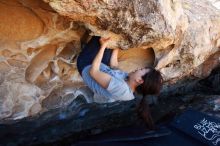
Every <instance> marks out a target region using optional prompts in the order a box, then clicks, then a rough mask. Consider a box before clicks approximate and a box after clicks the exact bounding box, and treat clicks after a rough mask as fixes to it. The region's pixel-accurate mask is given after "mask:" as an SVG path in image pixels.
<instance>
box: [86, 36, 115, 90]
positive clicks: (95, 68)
mask: <svg viewBox="0 0 220 146" xmlns="http://www.w3.org/2000/svg"><path fill="white" fill-rule="evenodd" d="M109 40H110V38H107V39H105V38H101V39H100V44H101V48H100V49H99V52H98V53H97V55H96V57H95V58H94V60H93V62H92V66H91V69H90V72H89V73H90V75H91V77H92V78H93V79H94V80H95V81H96V82H97V83H98V84H100V85H101V86H102V87H103V88H105V89H106V88H107V87H108V85H109V82H110V80H111V76H110V75H109V74H107V73H104V72H102V71H100V69H99V68H100V65H101V61H102V58H103V54H104V51H105V48H106V47H107V43H108V41H109Z"/></svg>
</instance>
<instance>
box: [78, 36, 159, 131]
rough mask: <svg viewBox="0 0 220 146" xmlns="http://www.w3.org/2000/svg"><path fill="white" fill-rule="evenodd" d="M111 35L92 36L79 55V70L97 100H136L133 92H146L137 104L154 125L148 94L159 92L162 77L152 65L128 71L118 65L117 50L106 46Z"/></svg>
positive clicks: (149, 124)
mask: <svg viewBox="0 0 220 146" xmlns="http://www.w3.org/2000/svg"><path fill="white" fill-rule="evenodd" d="M109 40H110V38H100V37H98V36H93V37H92V39H91V40H90V41H89V42H88V43H87V44H86V45H85V47H84V48H83V49H82V51H81V52H80V54H79V56H78V58H77V69H78V71H79V73H80V75H81V76H82V78H83V80H84V82H85V83H86V84H87V85H88V87H89V88H90V89H91V90H92V91H93V92H94V101H95V102H102V103H103V102H114V101H125V100H132V99H134V98H135V97H134V94H133V92H135V91H137V92H138V93H139V94H142V95H143V98H142V100H141V102H140V105H139V107H138V112H139V113H140V115H141V117H142V118H143V119H144V120H145V121H146V122H147V125H148V126H149V127H150V128H153V126H154V125H153V121H152V118H151V114H150V112H149V107H148V105H147V104H145V99H144V98H145V97H146V95H149V94H158V93H159V92H160V89H161V87H162V82H163V79H162V76H161V74H160V72H159V71H157V70H155V69H154V68H151V67H145V68H141V69H137V70H135V71H133V72H130V73H126V72H124V71H121V70H118V69H112V68H113V67H114V68H115V67H117V65H118V60H117V55H118V49H107V48H106V47H107V45H108V42H109Z"/></svg>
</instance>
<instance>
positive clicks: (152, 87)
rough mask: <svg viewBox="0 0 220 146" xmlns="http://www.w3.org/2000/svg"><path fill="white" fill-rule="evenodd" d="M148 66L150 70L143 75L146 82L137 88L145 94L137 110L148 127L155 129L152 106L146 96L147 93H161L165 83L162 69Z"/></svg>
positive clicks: (138, 91) (140, 92)
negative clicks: (150, 106)
mask: <svg viewBox="0 0 220 146" xmlns="http://www.w3.org/2000/svg"><path fill="white" fill-rule="evenodd" d="M146 68H148V69H150V71H149V72H147V73H146V74H145V75H143V76H142V79H143V80H144V82H143V83H142V84H141V85H139V86H138V87H137V88H136V91H137V93H139V94H142V95H143V97H142V99H141V101H140V104H139V105H138V107H137V111H138V114H139V116H140V117H141V118H142V119H143V120H144V122H145V123H146V125H147V126H148V128H149V129H155V125H154V122H153V119H152V116H151V113H150V108H149V105H148V103H147V101H146V99H145V98H146V96H147V95H158V94H159V93H160V90H161V88H162V84H163V77H162V75H161V73H160V71H158V70H156V69H154V68H152V67H146Z"/></svg>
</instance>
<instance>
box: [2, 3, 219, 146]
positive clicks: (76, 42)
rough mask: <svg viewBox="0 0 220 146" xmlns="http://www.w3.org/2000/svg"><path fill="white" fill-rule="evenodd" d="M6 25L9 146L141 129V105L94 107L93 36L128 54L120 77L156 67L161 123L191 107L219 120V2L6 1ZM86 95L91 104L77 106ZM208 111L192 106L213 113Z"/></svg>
mask: <svg viewBox="0 0 220 146" xmlns="http://www.w3.org/2000/svg"><path fill="white" fill-rule="evenodd" d="M0 20H1V21H0V121H1V124H0V128H1V130H0V131H1V132H0V138H1V139H2V138H6V139H5V143H6V144H8V143H9V144H10V141H11V139H13V140H14V141H16V143H20V144H24V143H25V142H30V144H31V143H32V144H33V143H34V141H35V142H36V143H38V142H39V143H40V142H49V141H50V140H51V139H52V138H54V139H53V141H57V140H60V138H61V137H60V136H63V135H64V137H65V134H66V135H67V136H69V134H70V133H71V132H72V133H73V134H79V133H78V132H79V131H83V130H85V131H84V132H85V133H86V132H88V131H87V130H91V131H93V130H95V133H98V132H101V131H102V130H106V129H109V128H114V127H119V126H123V125H125V123H126V124H128V125H129V124H132V123H134V122H135V120H136V119H135V118H136V117H135V116H134V117H132V116H131V115H128V113H131V114H135V110H134V106H135V104H137V103H136V102H135V101H130V102H128V104H126V102H122V103H109V104H103V105H98V106H97V104H95V103H92V104H90V102H92V101H93V93H91V91H90V90H89V89H88V88H87V87H86V86H85V85H84V83H83V82H82V79H81V77H80V76H79V74H78V72H77V70H76V58H77V55H78V54H79V52H80V50H81V46H80V42H81V40H83V38H84V36H85V34H86V30H90V31H91V34H90V35H100V36H103V37H108V36H111V38H112V42H111V44H110V46H109V47H112V48H114V47H120V48H121V50H120V52H119V68H121V69H123V70H125V71H128V72H129V71H131V70H134V69H137V68H140V67H143V66H146V65H148V66H155V67H156V68H157V69H159V70H160V71H161V72H162V73H163V76H164V78H165V85H164V88H163V91H162V93H161V95H160V96H159V97H161V101H160V100H159V101H158V105H157V106H156V107H155V108H153V115H154V119H155V120H159V119H161V117H163V116H164V115H166V114H167V113H170V112H172V111H176V110H174V109H176V108H177V109H178V108H179V106H181V107H180V108H181V109H184V108H186V107H188V105H189V104H191V101H200V102H203V103H205V104H207V103H210V105H211V107H209V108H207V109H208V110H212V111H213V110H214V111H217V112H218V111H219V107H220V105H219V93H220V88H219V83H220V76H219V75H220V72H219V67H218V66H219V60H220V59H219V58H220V1H217V0H209V1H208V0H200V1H198V0H158V1H155V0H148V1H146V0H132V1H131V0H68V1H67V0H1V1H0ZM152 48H153V49H152ZM216 67H218V68H217V69H216V70H214V71H213V72H212V74H211V75H210V76H209V74H210V73H211V71H212V70H213V68H216ZM207 76H208V77H207ZM204 78H205V79H204ZM80 94H83V95H84V96H85V99H86V102H87V103H85V104H82V103H80V102H78V101H75V100H74V99H75V98H76V97H77V96H78V95H80ZM203 103H201V104H198V102H195V104H194V103H192V106H193V107H197V106H198V105H200V106H201V107H198V109H201V111H207V109H202V107H203ZM185 104H186V105H185ZM94 107H96V108H95V109H94ZM121 107H123V108H121ZM205 107H206V106H205ZM48 110H49V111H48ZM120 110H121V111H120ZM45 111H46V112H45ZM103 111H106V112H103ZM128 111H129V112H128ZM38 113H39V114H40V115H38V116H36V117H35V116H34V115H36V114H38ZM41 113H43V114H41ZM94 113H96V114H97V113H100V115H102V116H103V117H105V118H103V119H102V118H100V117H99V116H96V115H95V114H94ZM85 115H87V116H85ZM28 116H29V117H28ZM32 116H34V117H32ZM66 116H67V117H66ZM24 117H27V118H25V119H22V118H24ZM116 117H121V119H120V120H121V121H117V120H116V121H115V119H114V118H116ZM65 118H66V119H65ZM109 118H110V119H113V121H111V120H109ZM132 118H134V119H132ZM19 119H21V120H19ZM64 119H65V120H64ZM89 119H90V122H91V123H89V124H87V121H88V120H89ZM93 119H96V120H98V121H100V122H101V123H102V124H99V123H94V120H93ZM13 120H14V121H13ZM38 121H39V122H38ZM125 121H126V122H125ZM68 122H69V123H68ZM108 122H112V124H109V123H108ZM51 123H53V124H52V125H51V127H50V126H48V125H50V124H51ZM59 124H60V127H59V126H58V125H59ZM72 124H73V125H72ZM77 124H78V125H77ZM66 125H68V126H70V127H71V128H69V127H68V126H66ZM74 126H75V127H74ZM77 126H78V127H77ZM9 127H10V128H11V129H8V128H9ZM27 127H29V130H27V129H28V128H27ZM45 127H48V128H45ZM57 127H59V129H58V128H57ZM25 128H26V129H25ZM77 128H78V129H77ZM97 129H98V132H97ZM100 129H101V131H99V130H100ZM77 130H78V131H77ZM37 131H38V132H40V133H38V132H37ZM91 131H90V132H91ZM16 132H20V133H16ZM93 132H94V131H93ZM93 132H91V133H87V134H92V133H93ZM33 133H35V134H36V135H34V136H31V134H33ZM85 133H83V135H84V134H85ZM10 134H11V135H13V136H12V137H9V135H10ZM44 134H45V135H47V136H48V137H45V139H44ZM29 136H30V137H29ZM35 136H36V137H35ZM78 136H80V134H79V135H78ZM26 137H27V138H26ZM35 138H37V139H35ZM26 144H27V143H26ZM12 145H13V144H12Z"/></svg>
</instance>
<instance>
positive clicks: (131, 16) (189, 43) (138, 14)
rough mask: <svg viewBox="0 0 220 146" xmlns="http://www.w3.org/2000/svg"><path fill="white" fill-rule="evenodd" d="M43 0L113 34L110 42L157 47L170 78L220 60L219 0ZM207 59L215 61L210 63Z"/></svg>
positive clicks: (204, 71) (201, 72) (199, 73)
mask: <svg viewBox="0 0 220 146" xmlns="http://www.w3.org/2000/svg"><path fill="white" fill-rule="evenodd" d="M45 1H46V2H48V3H49V4H50V5H51V7H52V8H54V9H55V10H56V11H57V12H58V13H59V14H61V15H64V16H68V17H69V18H72V19H73V20H76V21H80V22H83V23H85V25H86V27H87V28H89V29H91V30H92V31H93V32H94V33H95V34H97V35H102V36H112V38H113V39H114V40H115V41H114V42H113V43H112V46H115V45H116V46H119V47H121V48H123V49H127V48H131V47H137V46H138V47H142V48H150V47H153V48H154V51H155V52H156V58H157V60H158V64H157V68H158V69H160V70H161V71H162V72H163V73H164V76H165V78H166V80H171V79H173V80H177V79H182V78H183V77H184V76H188V75H194V76H196V77H200V78H201V77H205V76H207V75H208V74H209V73H210V71H211V70H212V69H213V68H214V67H215V66H216V64H218V63H219V62H218V61H216V59H215V58H218V57H219V55H217V54H218V53H217V52H218V51H219V46H220V39H219V38H220V29H219V24H220V23H219V22H220V13H219V10H218V7H217V4H218V3H217V2H218V1H211V2H212V3H211V2H210V1H207V0H201V1H196V0H182V1H180V0H175V1H171V0H159V1H154V0H150V1H145V0H134V1H129V0H117V1H116V0H89V1H86V0H82V1H78V0H70V1H61V0H58V1H57V0H45ZM212 4H213V5H214V6H216V7H213V5H212ZM214 54H216V55H215V56H214ZM213 58H214V59H213ZM214 60H215V61H214ZM207 62H209V63H208V64H212V65H208V67H207Z"/></svg>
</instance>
